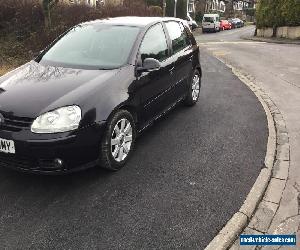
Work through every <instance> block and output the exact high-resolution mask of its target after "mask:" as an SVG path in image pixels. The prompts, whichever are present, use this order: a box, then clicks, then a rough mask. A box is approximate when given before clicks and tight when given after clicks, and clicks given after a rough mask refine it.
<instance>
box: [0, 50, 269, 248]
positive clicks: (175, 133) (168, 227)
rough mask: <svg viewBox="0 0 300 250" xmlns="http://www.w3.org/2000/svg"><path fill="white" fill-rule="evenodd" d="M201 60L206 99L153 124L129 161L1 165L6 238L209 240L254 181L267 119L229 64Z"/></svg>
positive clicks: (128, 244) (14, 244)
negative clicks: (33, 171) (116, 165)
mask: <svg viewBox="0 0 300 250" xmlns="http://www.w3.org/2000/svg"><path fill="white" fill-rule="evenodd" d="M202 66H203V72H204V76H203V83H202V84H203V86H202V92H201V100H200V102H199V103H198V105H196V106H195V107H192V108H186V107H183V106H179V107H177V108H176V109H175V110H173V111H172V112H171V113H169V114H168V115H167V116H166V117H165V118H163V119H161V120H160V121H159V122H157V123H156V124H155V125H154V126H152V127H151V128H149V129H148V130H147V131H146V132H145V133H144V134H143V135H142V136H141V137H140V138H139V139H138V142H137V144H136V149H135V152H134V154H133V157H132V158H131V159H130V161H129V162H128V164H127V166H126V167H125V168H124V169H122V170H121V171H119V172H117V173H109V172H106V171H104V170H100V169H91V170H88V171H85V172H81V173H76V174H72V175H68V176H35V175H28V174H22V173H17V172H13V171H9V170H4V169H0V245H1V248H7V249H16V248H18V249H26V248H30V249H41V248H48V249H54V248H55V249H62V248H63V249H82V248H85V249H174V248H177V249H203V248H204V247H205V246H206V245H207V244H208V243H209V242H210V241H211V240H212V239H213V237H214V236H215V235H216V234H217V232H218V231H219V230H220V229H221V228H222V227H223V225H224V224H225V223H226V222H227V221H228V220H229V219H230V218H231V216H232V215H233V214H234V213H235V212H236V211H237V210H238V209H239V207H240V206H241V204H242V202H243V201H244V199H245V197H246V195H247V194H248V192H249V190H250V189H251V187H252V185H253V184H254V182H255V180H256V178H257V176H258V174H259V172H260V169H261V167H262V165H263V161H264V156H265V150H266V143H267V123H266V117H265V113H264V111H263V109H262V107H261V105H260V103H259V102H258V100H257V98H256V97H255V96H254V94H253V93H252V92H251V91H250V90H248V89H247V87H246V86H245V85H244V84H243V83H241V82H240V81H239V80H238V79H237V78H236V77H235V76H234V75H233V74H232V72H231V71H230V70H229V69H228V68H226V67H225V66H224V65H223V64H222V63H220V62H219V61H218V60H216V59H214V58H213V57H211V56H209V55H208V54H207V53H206V52H203V53H202Z"/></svg>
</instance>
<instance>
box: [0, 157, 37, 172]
mask: <svg viewBox="0 0 300 250" xmlns="http://www.w3.org/2000/svg"><path fill="white" fill-rule="evenodd" d="M0 167H8V168H20V169H35V168H37V163H36V161H34V160H29V159H26V158H20V157H16V155H15V154H5V153H0Z"/></svg>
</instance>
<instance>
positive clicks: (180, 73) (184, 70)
mask: <svg viewBox="0 0 300 250" xmlns="http://www.w3.org/2000/svg"><path fill="white" fill-rule="evenodd" d="M165 25H166V29H167V31H168V35H169V37H170V40H171V46H172V49H171V53H172V56H171V58H172V59H173V61H174V72H175V73H174V77H175V81H174V84H173V86H172V91H171V93H170V96H171V97H172V101H173V102H176V101H177V100H179V99H180V98H182V97H183V96H184V95H185V94H186V92H187V88H188V81H189V78H190V76H191V75H192V71H193V63H192V62H193V46H192V44H191V41H190V39H189V37H188V35H187V32H186V29H185V27H184V26H183V24H182V23H181V22H177V21H168V22H165Z"/></svg>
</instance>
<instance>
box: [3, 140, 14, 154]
mask: <svg viewBox="0 0 300 250" xmlns="http://www.w3.org/2000/svg"><path fill="white" fill-rule="evenodd" d="M0 152H4V153H8V154H15V153H16V150H15V143H14V141H12V140H5V139H1V138H0Z"/></svg>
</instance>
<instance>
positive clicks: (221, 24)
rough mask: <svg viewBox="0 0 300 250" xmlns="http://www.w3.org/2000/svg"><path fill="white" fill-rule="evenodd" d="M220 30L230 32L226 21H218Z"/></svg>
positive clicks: (229, 26)
mask: <svg viewBox="0 0 300 250" xmlns="http://www.w3.org/2000/svg"><path fill="white" fill-rule="evenodd" d="M220 30H231V23H230V22H228V21H227V20H221V21H220Z"/></svg>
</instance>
